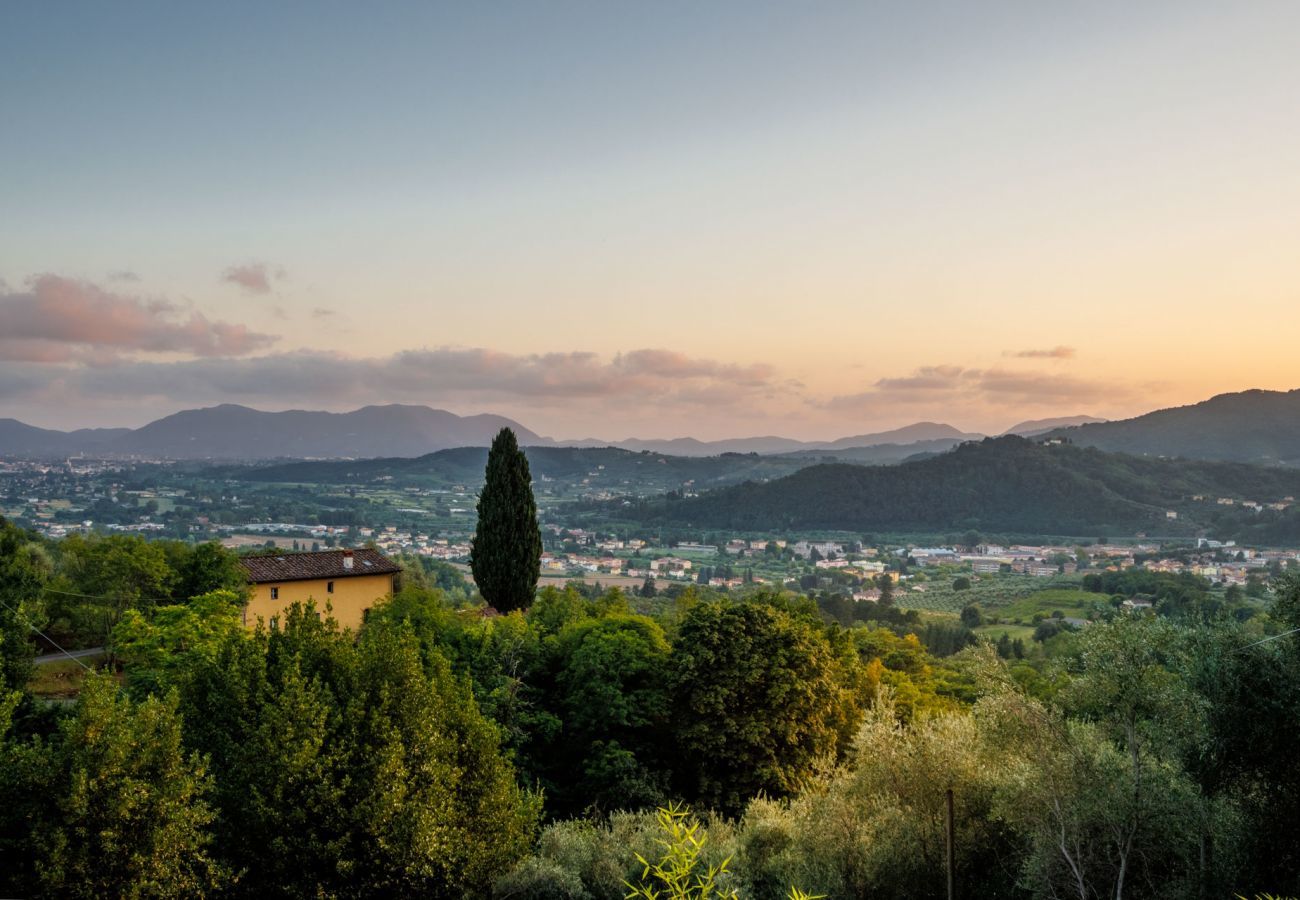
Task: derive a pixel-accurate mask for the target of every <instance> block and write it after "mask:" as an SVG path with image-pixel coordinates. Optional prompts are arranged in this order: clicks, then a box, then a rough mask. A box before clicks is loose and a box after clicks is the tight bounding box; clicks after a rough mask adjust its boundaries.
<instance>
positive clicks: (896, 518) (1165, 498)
mask: <svg viewBox="0 0 1300 900" xmlns="http://www.w3.org/2000/svg"><path fill="white" fill-rule="evenodd" d="M1197 495H1203V496H1204V497H1205V498H1206V499H1202V500H1195V499H1193V498H1194V497H1195V496H1197ZM1296 495H1300V471H1295V470H1291V469H1284V468H1268V467H1262V466H1250V465H1243V464H1237V463H1211V462H1192V461H1186V460H1164V459H1149V458H1141V457H1133V456H1125V455H1120V454H1113V453H1104V452H1102V451H1099V450H1095V449H1091V448H1083V447H1076V446H1070V445H1043V444H1038V443H1034V442H1031V441H1028V440H1025V439H1023V438H1018V437H1001V438H990V439H987V440H985V441H982V442H980V443H969V444H963V445H961V446H960V447H958V448H957V449H955V450H953V451H952V452H950V453H946V454H942V455H939V456H935V457H932V458H929V459H923V460H918V461H914V462H906V463H903V464H902V465H898V466H887V467H886V466H854V465H844V464H831V465H818V466H812V467H809V468H807V469H803V470H802V471H800V472H797V473H794V474H792V475H790V476H788V477H785V478H781V479H778V480H774V481H771V482H768V483H766V484H744V485H738V486H734V487H729V488H724V489H721V490H717V491H712V492H710V493H707V494H705V495H702V496H700V497H698V498H691V499H679V498H673V497H670V498H666V499H663V500H659V501H656V502H652V503H646V504H643V505H642V506H641V507H639V508H638V509H637V510H636V513H637V514H638V515H640V516H641V517H643V518H646V519H649V520H663V521H671V522H675V523H679V524H689V525H695V526H708V527H729V528H736V529H755V530H761V529H767V530H771V529H781V528H785V529H843V530H859V531H914V532H926V531H945V530H954V529H967V528H975V529H983V530H988V531H1005V532H1022V533H1024V532H1031V533H1040V534H1075V535H1095V534H1102V533H1105V534H1133V533H1135V532H1138V531H1148V532H1152V533H1160V534H1182V535H1188V536H1190V535H1193V534H1196V533H1198V531H1201V530H1204V529H1220V530H1225V531H1226V530H1231V531H1233V532H1234V533H1241V532H1251V533H1255V534H1257V535H1259V536H1261V537H1266V536H1268V535H1270V534H1274V533H1281V532H1286V531H1291V532H1295V531H1296V530H1297V523H1298V522H1300V519H1298V518H1297V516H1296V515H1295V513H1294V512H1293V511H1292V510H1286V511H1285V512H1276V511H1273V510H1265V511H1264V512H1262V513H1257V512H1252V511H1247V510H1244V509H1242V508H1241V507H1240V506H1232V507H1225V506H1221V505H1219V504H1217V503H1216V502H1214V501H1215V500H1216V499H1217V498H1218V497H1232V498H1236V499H1249V500H1255V501H1259V502H1269V501H1275V500H1280V499H1282V498H1284V497H1288V496H1296ZM1168 511H1175V512H1177V513H1178V518H1177V519H1176V520H1170V519H1169V518H1167V516H1166V513H1167V512H1168ZM1216 533H1218V532H1216Z"/></svg>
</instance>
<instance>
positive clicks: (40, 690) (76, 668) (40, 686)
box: [27, 656, 105, 700]
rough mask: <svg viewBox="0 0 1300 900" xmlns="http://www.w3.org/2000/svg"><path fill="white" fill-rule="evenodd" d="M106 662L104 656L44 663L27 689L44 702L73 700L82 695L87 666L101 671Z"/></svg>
mask: <svg viewBox="0 0 1300 900" xmlns="http://www.w3.org/2000/svg"><path fill="white" fill-rule="evenodd" d="M104 661H105V660H104V657H103V656H86V657H82V658H81V659H79V660H77V659H65V660H60V661H59V662H50V663H44V664H43V665H39V666H37V667H36V671H35V672H34V673H33V674H32V679H31V681H29V682H27V687H28V689H29V690H30V691H31V692H32V695H33V696H35V697H38V698H40V699H42V700H68V699H71V698H73V697H76V696H77V695H78V694H80V693H81V685H82V682H84V681H85V680H86V668H85V666H89V667H90V668H92V669H99V668H101V667H102V666H103V664H104ZM83 663H84V664H85V666H83V665H82V664H83Z"/></svg>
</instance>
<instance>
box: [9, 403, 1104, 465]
mask: <svg viewBox="0 0 1300 900" xmlns="http://www.w3.org/2000/svg"><path fill="white" fill-rule="evenodd" d="M1082 421H1089V422H1091V421H1099V420H1095V419H1091V418H1089V417H1086V416H1080V417H1074V418H1071V419H1059V420H1052V421H1051V423H1049V425H1048V427H1055V426H1059V425H1062V424H1073V423H1076V422H1082ZM1043 424H1044V423H1039V422H1029V423H1023V427H1025V428H1030V429H1034V428H1041V427H1042V426H1043ZM503 427H509V428H512V429H514V432H515V434H516V436H517V437H518V438H519V442H520V444H522V445H524V446H563V447H618V448H620V449H623V450H632V451H636V452H641V451H649V452H652V453H659V454H665V455H671V456H687V457H707V456H718V455H720V454H724V453H758V454H762V455H775V454H805V455H809V456H818V455H823V454H825V453H827V452H831V453H833V454H843V453H845V452H849V453H850V455H851V456H852V458H854V459H858V460H860V461H872V462H896V461H898V460H900V459H904V458H906V457H908V456H912V455H914V454H917V453H938V452H942V451H945V450H950V449H951V448H953V447H955V446H956V445H957V444H960V443H961V442H963V441H969V440H977V439H979V438H982V437H984V435H982V434H979V433H977V432H966V431H961V430H959V429H957V428H954V427H953V426H951V425H945V424H941V423H937V422H917V423H915V424H913V425H908V426H906V427H903V428H896V429H893V430H891V431H881V432H874V433H866V434H857V435H851V436H849V437H843V438H839V439H838V440H834V441H799V440H794V439H792V438H785V437H777V436H763V437H751V438H734V439H727V440H717V441H701V440H697V439H696V438H690V437H685V438H675V439H664V440H645V439H639V438H628V439H626V440H622V441H607V440H601V439H598V438H586V439H582V440H554V439H552V438H548V437H543V436H541V435H539V434H537V433H536V432H534V431H531V430H530V429H528V428H525V427H524V426H523V425H520V424H519V423H518V422H515V421H513V420H511V419H507V418H505V417H503V416H495V415H476V416H458V415H456V414H455V413H451V412H447V411H446V410H441V409H431V408H429V407H427V406H405V405H397V404H394V405H389V406H367V407H363V408H361V409H358V410H354V411H352V412H347V413H331V412H319V411H308V410H288V411H285V412H263V411H261V410H256V409H250V408H249V407H246V406H238V405H235V404H223V405H220V406H213V407H207V408H204V409H190V410H183V411H181V412H178V413H175V414H173V415H170V416H165V417H164V418H161V419H158V420H156V421H154V422H150V423H149V424H147V425H144V426H142V427H140V428H135V429H130V428H96V429H79V430H76V431H66V432H65V431H54V430H51V429H47V428H37V427H35V426H32V425H27V424H25V423H23V422H19V421H17V420H16V419H0V454H7V455H11V456H34V457H40V456H62V455H76V454H88V455H105V456H123V457H132V456H134V457H148V458H162V459H219V460H258V459H284V458H296V459H303V458H308V459H340V458H345V459H356V458H377V457H417V456H423V455H425V454H428V453H431V452H435V451H438V450H445V449H450V448H454V447H486V446H487V445H488V444H489V443H491V441H492V437H493V436H494V435H495V434H496V433H497V431H499V430H500V429H501V428H503ZM1021 428H1022V426H1017V427H1016V429H1013V430H1012V431H1013V432H1014V433H1029V432H1027V431H1025V432H1022V431H1021V430H1019V429H1021ZM866 448H872V449H873V450H874V448H880V450H879V452H866Z"/></svg>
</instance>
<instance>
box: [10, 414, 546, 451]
mask: <svg viewBox="0 0 1300 900" xmlns="http://www.w3.org/2000/svg"><path fill="white" fill-rule="evenodd" d="M505 427H509V428H512V429H514V431H515V434H517V435H518V436H519V440H520V442H521V443H530V442H541V441H544V439H543V438H542V437H540V436H539V435H537V434H536V433H534V432H532V431H530V430H529V429H527V428H525V427H524V426H522V425H520V424H519V423H518V422H515V421H513V420H512V419H507V418H505V417H504V416H493V415H478V416H458V415H456V414H455V413H450V412H447V411H446V410H442V409H430V408H429V407H427V406H402V405H396V404H395V405H391V406H366V407H362V408H361V409H357V410H353V411H352V412H346V413H332V412H320V411H308V410H288V411H285V412H263V411H261V410H256V409H250V408H249V407H247V406H238V405H236V404H230V403H227V404H222V405H220V406H212V407H207V408H204V409H188V410H183V411H182V412H178V413H174V414H173V415H170V416H164V417H163V418H161V419H158V420H156V421H154V422H150V423H149V424H148V425H144V426H142V427H140V428H136V429H128V428H114V429H94V430H88V429H83V430H81V431H72V432H62V431H51V430H49V429H43V428H33V427H32V426H30V425H24V424H23V423H21V422H17V421H15V420H13V419H4V420H0V453H8V454H11V455H20V456H40V455H50V454H54V455H62V454H75V453H90V454H104V455H111V456H144V457H158V458H167V459H226V460H236V459H277V458H282V457H292V458H304V457H325V458H340V457H376V456H419V455H421V454H424V453H429V452H431V451H434V450H443V449H447V448H450V447H463V446H487V445H488V444H489V443H491V441H492V438H493V436H494V435H495V434H496V433H497V432H498V431H500V430H501V429H502V428H505Z"/></svg>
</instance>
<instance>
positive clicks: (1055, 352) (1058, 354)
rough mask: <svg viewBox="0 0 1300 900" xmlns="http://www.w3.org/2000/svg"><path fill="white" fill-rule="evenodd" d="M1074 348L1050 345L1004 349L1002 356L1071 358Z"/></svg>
mask: <svg viewBox="0 0 1300 900" xmlns="http://www.w3.org/2000/svg"><path fill="white" fill-rule="evenodd" d="M1074 354H1075V350H1074V348H1073V347H1066V346H1059V347H1051V348H1048V349H1046V350H1005V351H1003V353H1002V355H1003V356H1008V357H1011V358H1012V359H1073V358H1074Z"/></svg>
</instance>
